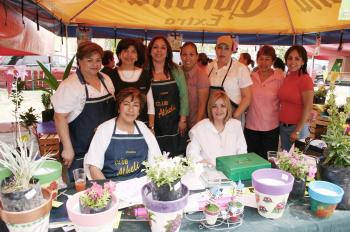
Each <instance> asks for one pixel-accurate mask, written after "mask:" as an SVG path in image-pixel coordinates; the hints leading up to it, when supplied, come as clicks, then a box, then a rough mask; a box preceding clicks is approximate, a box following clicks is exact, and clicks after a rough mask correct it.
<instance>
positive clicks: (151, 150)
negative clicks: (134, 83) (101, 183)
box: [84, 88, 160, 181]
mask: <svg viewBox="0 0 350 232" xmlns="http://www.w3.org/2000/svg"><path fill="white" fill-rule="evenodd" d="M116 98H117V102H118V103H117V104H118V116H117V118H113V119H111V120H108V121H107V122H105V123H103V124H102V125H100V126H99V127H98V129H97V131H96V133H95V136H94V138H93V140H92V142H91V145H90V148H89V151H88V153H87V154H86V156H85V159H84V167H85V170H86V172H87V175H88V177H89V178H91V179H105V178H107V179H113V180H117V181H122V180H128V179H132V178H135V177H141V176H143V175H145V173H144V172H143V171H142V169H143V168H144V167H143V165H142V162H143V161H146V160H151V159H152V157H153V156H154V155H160V149H159V146H158V144H157V141H156V138H155V137H154V135H153V134H152V132H151V131H150V130H149V129H148V128H147V126H146V125H145V124H144V123H142V122H141V121H136V118H137V117H138V116H139V114H140V111H141V110H142V107H143V105H144V103H145V96H144V95H143V94H142V93H141V92H140V91H139V90H138V89H136V88H126V89H123V90H121V91H120V93H119V94H118V95H117V97H116Z"/></svg>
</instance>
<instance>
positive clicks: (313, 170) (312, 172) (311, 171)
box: [308, 166, 317, 178]
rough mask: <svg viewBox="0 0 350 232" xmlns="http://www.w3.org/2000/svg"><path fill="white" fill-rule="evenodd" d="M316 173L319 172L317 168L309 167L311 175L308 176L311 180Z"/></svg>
mask: <svg viewBox="0 0 350 232" xmlns="http://www.w3.org/2000/svg"><path fill="white" fill-rule="evenodd" d="M316 172H317V168H316V167H315V166H310V167H309V174H308V176H309V177H310V178H314V177H315V174H316Z"/></svg>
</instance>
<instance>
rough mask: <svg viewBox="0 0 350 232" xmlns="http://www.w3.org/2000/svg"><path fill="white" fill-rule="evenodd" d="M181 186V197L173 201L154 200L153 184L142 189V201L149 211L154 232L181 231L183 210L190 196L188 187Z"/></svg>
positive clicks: (148, 184)
mask: <svg viewBox="0 0 350 232" xmlns="http://www.w3.org/2000/svg"><path fill="white" fill-rule="evenodd" d="M181 185H182V188H181V191H182V193H181V197H180V198H179V199H177V200H173V201H159V200H155V199H153V196H152V189H153V188H152V184H151V183H147V184H145V185H144V186H143V187H142V190H141V195H142V201H143V204H144V205H145V207H146V209H147V211H148V217H149V219H150V224H151V230H152V231H153V232H165V231H172V232H177V231H179V229H180V226H181V220H182V215H183V209H184V208H185V206H186V205H187V200H188V195H189V190H188V188H187V186H186V185H184V184H181Z"/></svg>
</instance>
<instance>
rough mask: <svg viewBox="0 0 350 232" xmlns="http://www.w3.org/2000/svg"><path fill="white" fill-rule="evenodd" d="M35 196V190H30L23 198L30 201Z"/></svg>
mask: <svg viewBox="0 0 350 232" xmlns="http://www.w3.org/2000/svg"><path fill="white" fill-rule="evenodd" d="M35 194H36V191H35V189H32V190H30V191H29V192H27V193H26V194H25V195H24V197H25V198H26V199H27V200H30V199H32V198H33V197H34V196H35Z"/></svg>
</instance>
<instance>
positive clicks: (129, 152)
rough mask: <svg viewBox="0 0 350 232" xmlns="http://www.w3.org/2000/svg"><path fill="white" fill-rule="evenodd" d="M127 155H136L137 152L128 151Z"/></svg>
mask: <svg viewBox="0 0 350 232" xmlns="http://www.w3.org/2000/svg"><path fill="white" fill-rule="evenodd" d="M125 154H136V151H126V152H125Z"/></svg>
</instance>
